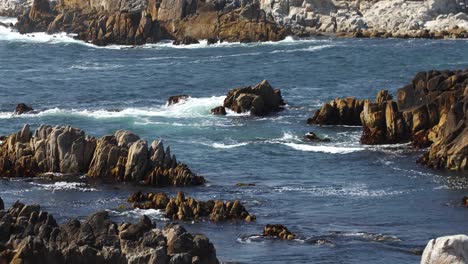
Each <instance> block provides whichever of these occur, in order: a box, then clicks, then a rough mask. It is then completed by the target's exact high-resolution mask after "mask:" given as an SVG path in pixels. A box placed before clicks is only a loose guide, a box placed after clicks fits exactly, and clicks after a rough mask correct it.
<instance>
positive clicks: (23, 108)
mask: <svg viewBox="0 0 468 264" xmlns="http://www.w3.org/2000/svg"><path fill="white" fill-rule="evenodd" d="M31 111H34V109H33V108H32V107H31V106H29V105H27V104H25V103H20V104H18V105H16V108H15V114H17V115H21V114H24V113H27V112H31Z"/></svg>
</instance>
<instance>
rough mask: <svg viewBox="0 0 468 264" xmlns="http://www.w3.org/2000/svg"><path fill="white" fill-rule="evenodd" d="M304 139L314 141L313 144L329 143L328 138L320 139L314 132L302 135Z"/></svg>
mask: <svg viewBox="0 0 468 264" xmlns="http://www.w3.org/2000/svg"><path fill="white" fill-rule="evenodd" d="M304 139H305V140H307V141H314V142H330V139H329V138H320V137H319V136H317V135H316V134H315V133H314V132H308V133H307V134H305V135H304Z"/></svg>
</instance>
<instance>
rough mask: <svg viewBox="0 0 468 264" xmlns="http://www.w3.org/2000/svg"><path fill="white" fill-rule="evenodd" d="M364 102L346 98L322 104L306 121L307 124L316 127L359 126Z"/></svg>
mask: <svg viewBox="0 0 468 264" xmlns="http://www.w3.org/2000/svg"><path fill="white" fill-rule="evenodd" d="M363 106H364V100H359V99H355V98H354V97H348V98H344V99H340V98H337V99H335V100H332V101H330V103H324V104H323V105H322V108H321V109H320V110H317V111H316V112H315V115H314V116H313V117H311V118H309V119H308V120H307V123H308V124H318V125H348V126H361V125H362V123H361V117H360V114H361V112H362V108H363Z"/></svg>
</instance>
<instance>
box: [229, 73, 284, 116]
mask: <svg viewBox="0 0 468 264" xmlns="http://www.w3.org/2000/svg"><path fill="white" fill-rule="evenodd" d="M284 105H285V103H284V101H283V98H282V97H281V91H280V90H279V89H273V88H272V87H271V85H270V84H269V83H268V81H266V80H263V81H262V82H261V83H259V84H257V85H255V86H248V87H244V88H236V89H233V90H231V91H229V93H228V94H227V96H226V99H225V100H224V107H227V108H229V109H231V110H233V111H234V112H236V113H244V112H249V111H250V114H251V115H257V116H262V115H266V114H269V113H271V112H275V111H279V110H281V109H282V108H283V106H284Z"/></svg>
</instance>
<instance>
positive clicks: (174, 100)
mask: <svg viewBox="0 0 468 264" xmlns="http://www.w3.org/2000/svg"><path fill="white" fill-rule="evenodd" d="M188 98H190V96H188V95H186V94H179V95H173V96H171V97H169V99H167V103H166V104H167V105H168V106H169V105H173V104H178V103H180V102H182V101H184V100H187V99H188Z"/></svg>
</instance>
